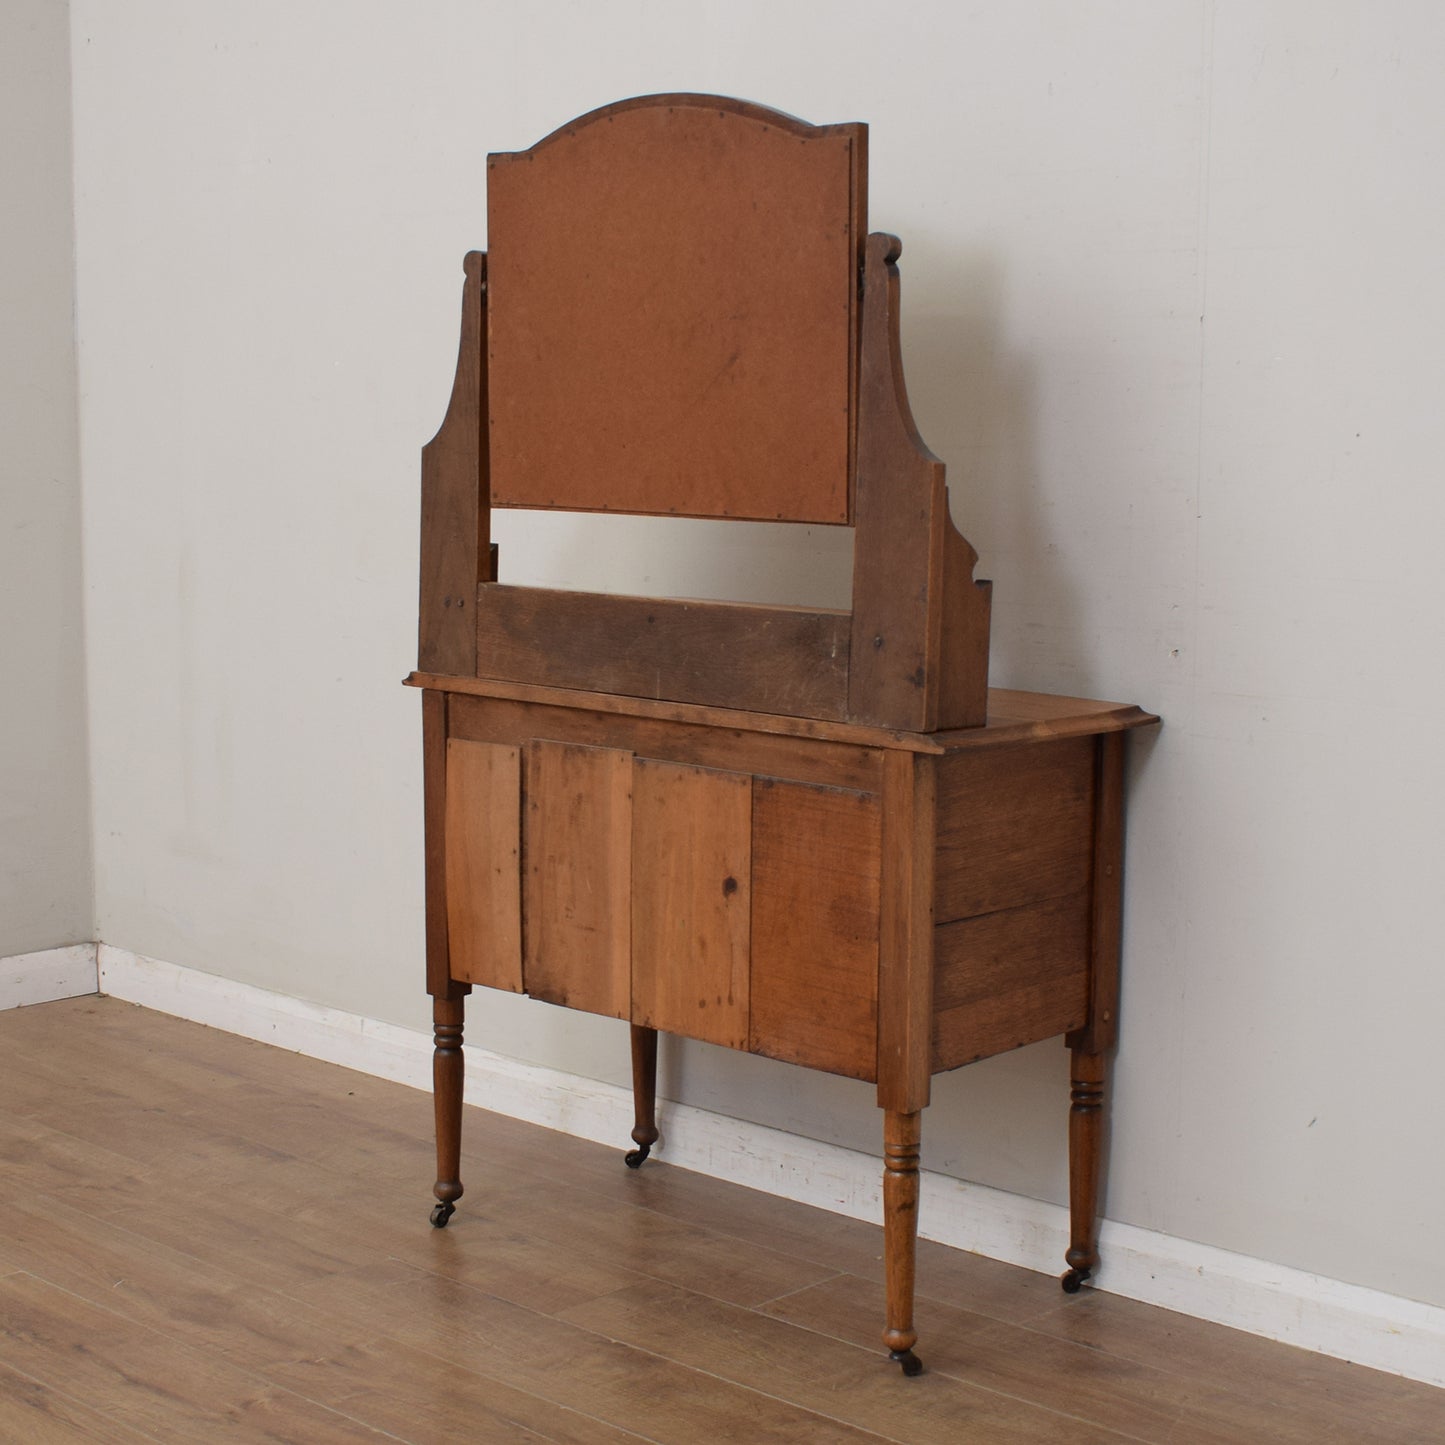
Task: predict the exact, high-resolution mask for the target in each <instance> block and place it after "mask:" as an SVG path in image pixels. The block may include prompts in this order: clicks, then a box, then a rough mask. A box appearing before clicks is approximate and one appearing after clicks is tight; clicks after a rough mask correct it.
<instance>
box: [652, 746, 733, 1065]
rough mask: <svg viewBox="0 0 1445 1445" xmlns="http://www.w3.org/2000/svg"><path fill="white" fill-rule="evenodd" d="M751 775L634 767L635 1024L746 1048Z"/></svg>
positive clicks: (674, 767)
mask: <svg viewBox="0 0 1445 1445" xmlns="http://www.w3.org/2000/svg"><path fill="white" fill-rule="evenodd" d="M752 803H753V793H752V779H751V778H749V777H747V776H746V775H745V774H741V773H722V772H714V771H712V770H711V769H706V768H691V767H682V766H679V765H677V764H675V763H659V762H653V761H650V760H645V759H642V758H639V759H637V760H636V761H635V762H634V764H633V769H632V1021H633V1023H637V1024H645V1025H646V1026H647V1027H649V1028H654V1029H662V1030H663V1031H664V1032H666V1033H672V1034H683V1035H686V1036H687V1037H689V1038H695V1039H705V1040H707V1042H709V1043H714V1044H722V1045H724V1046H725V1047H727V1048H731V1049H745V1048H747V1046H748V935H749V914H750V910H751V906H752V889H751V873H752V845H751V830H752V812H753V807H752Z"/></svg>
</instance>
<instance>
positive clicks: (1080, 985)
mask: <svg viewBox="0 0 1445 1445" xmlns="http://www.w3.org/2000/svg"><path fill="white" fill-rule="evenodd" d="M1088 987H1089V895H1088V891H1087V890H1085V891H1083V892H1080V893H1075V894H1072V895H1070V896H1069V897H1066V898H1053V899H1049V900H1048V901H1046V902H1044V903H1032V904H1028V905H1026V906H1024V907H1022V908H1008V909H1004V910H1003V911H1002V912H999V913H986V914H984V915H982V916H981V917H979V918H967V919H963V920H961V921H959V922H956V923H947V924H943V925H941V926H940V927H939V928H937V929H936V930H935V933H934V1014H933V1068H934V1070H935V1071H938V1070H942V1069H953V1068H957V1067H958V1066H959V1065H960V1064H967V1063H972V1062H973V1060H975V1059H981V1058H986V1057H987V1056H988V1055H990V1054H999V1053H1004V1052H1006V1051H1007V1050H1009V1049H1015V1048H1018V1047H1019V1046H1020V1045H1021V1044H1031V1043H1036V1042H1037V1041H1038V1040H1040V1039H1048V1038H1053V1037H1054V1036H1055V1035H1057V1034H1063V1033H1067V1032H1068V1031H1069V1030H1071V1029H1076V1028H1079V1027H1080V1026H1081V1025H1082V1023H1083V1022H1084V1019H1085V1017H1086V1015H1087V1012H1088Z"/></svg>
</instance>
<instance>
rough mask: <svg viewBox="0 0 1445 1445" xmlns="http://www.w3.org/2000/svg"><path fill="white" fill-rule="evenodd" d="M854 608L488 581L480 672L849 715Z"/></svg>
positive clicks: (480, 627)
mask: <svg viewBox="0 0 1445 1445" xmlns="http://www.w3.org/2000/svg"><path fill="white" fill-rule="evenodd" d="M848 626H849V616H848V614H847V613H846V612H810V611H808V610H806V609H804V608H800V607H762V606H755V605H750V604H745V603H731V602H685V601H678V600H674V599H668V598H653V597H616V596H610V595H606V594H602V593H595V592H558V591H550V590H548V589H546V588H540V587H503V586H498V585H488V586H485V587H482V588H480V589H479V591H478V595H477V661H476V672H477V673H478V675H479V676H482V677H499V678H507V679H509V680H511V681H515V682H529V683H537V684H541V685H543V686H549V687H568V688H581V689H584V690H586V691H595V692H603V693H622V694H626V695H628V696H632V697H645V698H656V699H664V700H667V701H673V702H690V703H701V704H703V705H711V706H721V707H732V708H742V709H746V710H748V711H755V712H776V713H788V714H797V715H799V716H802V717H817V718H835V719H841V718H842V717H843V716H844V714H845V712H846V709H847V703H848Z"/></svg>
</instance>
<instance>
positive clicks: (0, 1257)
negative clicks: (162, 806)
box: [0, 998, 1445, 1445]
mask: <svg viewBox="0 0 1445 1445" xmlns="http://www.w3.org/2000/svg"><path fill="white" fill-rule="evenodd" d="M467 1113H468V1118H467V1122H466V1134H465V1140H464V1147H465V1153H464V1156H463V1177H464V1178H467V1179H468V1180H469V1189H468V1193H467V1196H466V1198H465V1199H464V1200H463V1201H462V1204H461V1207H460V1209H459V1210H458V1213H457V1216H456V1218H455V1219H454V1220H453V1221H452V1224H451V1225H450V1227H449V1228H447V1229H445V1230H433V1229H431V1228H430V1227H429V1225H428V1224H427V1212H428V1206H429V1196H430V1185H431V1180H432V1176H433V1157H432V1153H431V1145H430V1130H431V1118H430V1114H431V1106H430V1100H429V1099H428V1098H427V1096H426V1095H424V1094H421V1093H418V1092H416V1091H415V1090H412V1089H407V1088H403V1087H401V1086H399V1085H393V1084H386V1083H382V1082H380V1081H378V1080H375V1079H371V1078H368V1077H366V1076H364V1075H360V1074H354V1073H351V1072H349V1071H348V1070H345V1069H340V1068H336V1067H333V1066H331V1065H327V1064H320V1063H316V1062H314V1061H312V1060H309V1059H304V1058H300V1057H298V1056H296V1055H294V1054H288V1053H284V1052H282V1051H279V1050H276V1049H272V1048H268V1047H267V1046H265V1045H263V1044H255V1043H251V1042H248V1041H246V1040H243V1039H238V1038H235V1037H232V1036H230V1035H227V1034H223V1033H218V1032H216V1031H214V1030H211V1029H206V1028H202V1027H200V1026H198V1025H194V1024H188V1023H184V1022H180V1021H178V1020H175V1019H171V1018H167V1017H165V1016H163V1015H160V1014H155V1013H150V1012H147V1011H145V1010H143V1009H139V1008H135V1007H133V1006H131V1005H127V1004H122V1003H117V1002H115V1001H113V1000H109V999H102V998H86V999H72V1000H69V1001H67V1002H64V1003H53V1004H43V1005H40V1006H37V1007H34V1008H26V1009H16V1010H12V1011H10V1012H8V1013H3V1014H0V1441H4V1442H11V1441H14V1442H24V1445H31V1442H37V1445H40V1442H49V1441H71V1440H104V1441H116V1442H123V1441H139V1440H169V1441H185V1442H188V1445H195V1442H210V1441H214V1440H226V1441H233V1440H234V1441H250V1440H269V1441H278V1440H279V1441H288V1442H306V1445H309V1442H313V1441H314V1442H332V1441H383V1440H407V1441H418V1442H442V1441H480V1442H492V1441H498V1442H501V1441H507V1442H510V1441H518V1442H522V1441H534V1442H535V1441H553V1442H558V1445H563V1442H565V1445H584V1442H585V1445H602V1442H614V1441H616V1442H621V1441H639V1440H645V1441H665V1442H676V1445H711V1442H717V1441H741V1442H773V1441H778V1442H781V1441H788V1442H819V1445H845V1442H850V1441H859V1442H862V1441H880V1440H888V1441H899V1442H906V1445H923V1442H932V1441H947V1442H950V1445H954V1442H960V1441H980V1442H994V1441H1001V1442H1007V1441H1067V1442H1085V1445H1087V1442H1096V1441H1097V1442H1106V1441H1120V1440H1144V1441H1159V1442H1165V1441H1167V1442H1169V1445H1193V1442H1200V1445H1203V1442H1212V1445H1214V1442H1233V1445H1237V1442H1254V1441H1280V1442H1299V1445H1323V1442H1334V1441H1340V1442H1346V1441H1348V1442H1376V1441H1378V1442H1386V1441H1388V1442H1397V1441H1399V1442H1404V1441H1410V1442H1445V1392H1442V1391H1437V1390H1432V1389H1430V1388H1428V1387H1426V1386H1423V1385H1417V1384H1412V1383H1410V1382H1407V1381H1402V1380H1398V1379H1395V1378H1393V1377H1391V1376H1388V1375H1383V1374H1378V1373H1375V1372H1373V1371H1369V1370H1363V1369H1360V1368H1358V1367H1356V1366H1351V1365H1347V1364H1343V1363H1341V1362H1339V1361H1336V1360H1329V1359H1324V1358H1321V1357H1318V1356H1314V1355H1310V1354H1307V1353H1305V1352H1304V1351H1301V1350H1296V1349H1292V1348H1290V1347H1288V1346H1284V1345H1277V1344H1271V1343H1268V1342H1265V1341H1261V1340H1258V1339H1254V1338H1252V1337H1250V1336H1248V1335H1243V1334H1238V1333H1236V1332H1234V1331H1231V1330H1226V1329H1221V1328H1219V1327H1217V1326H1212V1325H1205V1324H1201V1323H1199V1322H1197V1321H1195V1320H1192V1319H1189V1318H1187V1317H1185V1316H1182V1315H1176V1314H1171V1313H1169V1312H1167V1311H1164V1310H1158V1309H1153V1308H1150V1307H1148V1306H1144V1305H1139V1304H1135V1303H1132V1302H1130V1301H1128V1300H1122V1299H1115V1298H1111V1297H1109V1296H1108V1295H1102V1294H1089V1293H1087V1292H1085V1293H1084V1294H1082V1295H1080V1296H1078V1297H1076V1298H1074V1299H1066V1298H1065V1297H1064V1296H1063V1295H1062V1294H1061V1293H1060V1291H1059V1287H1058V1284H1057V1283H1056V1282H1055V1280H1054V1279H1052V1278H1049V1277H1045V1276H1041V1275H1036V1274H1032V1273H1030V1272H1028V1271H1026V1270H1020V1269H1014V1268H1011V1267H1010V1266H1007V1265H1001V1264H997V1263H994V1262H992V1261H989V1260H984V1259H980V1258H977V1257H974V1256H971V1255H967V1254H962V1253H959V1252H957V1251H953V1250H948V1249H944V1248H942V1247H941V1246H936V1245H927V1244H925V1245H923V1246H922V1248H921V1254H920V1261H919V1266H920V1267H919V1293H920V1301H919V1326H920V1331H921V1334H922V1340H921V1342H920V1346H919V1351H920V1353H921V1354H922V1355H923V1357H924V1359H925V1361H926V1362H927V1365H928V1372H927V1373H926V1374H924V1375H923V1376H921V1377H920V1378H918V1379H916V1380H906V1379H904V1378H903V1377H902V1375H901V1374H900V1373H899V1371H898V1370H897V1369H896V1368H895V1367H893V1366H890V1365H889V1364H888V1363H887V1362H886V1360H885V1359H884V1357H883V1356H882V1355H881V1353H880V1350H879V1346H878V1342H877V1336H878V1331H879V1327H880V1313H881V1307H882V1294H881V1279H882V1261H881V1258H880V1255H881V1233H880V1231H879V1230H878V1229H877V1228H875V1227H873V1226H870V1225H865V1224H860V1223H857V1222H855V1221H852V1220H847V1219H842V1218H839V1217H838V1216H836V1215H830V1214H825V1213H822V1212H820V1211H818V1210H814V1209H810V1208H807V1207H805V1206H803V1205H798V1204H792V1203H788V1202H785V1201H781V1200H777V1199H773V1198H770V1197H768V1196H766V1195H762V1194H757V1193H754V1192H752V1191H750V1190H747V1189H741V1188H738V1187H736V1186H734V1185H728V1184H724V1183H720V1182H718V1181H716V1180H712V1179H706V1178H703V1177H702V1176H700V1175H696V1174H689V1173H686V1172H684V1171H683V1170H680V1169H673V1168H668V1167H667V1166H666V1165H662V1164H657V1163H652V1162H650V1163H649V1164H648V1165H647V1166H646V1167H644V1168H643V1169H642V1170H641V1171H639V1172H637V1173H633V1172H632V1171H630V1170H627V1169H624V1168H623V1167H622V1163H621V1151H622V1148H623V1146H624V1144H625V1142H626V1141H625V1140H619V1141H618V1147H617V1148H616V1149H606V1148H602V1147H600V1146H597V1145H593V1144H587V1143H583V1142H580V1141H578V1140H576V1139H571V1138H568V1137H566V1136H565V1135H561V1134H555V1133H552V1132H550V1131H547V1130H544V1129H537V1128H533V1127H530V1126H528V1125H524V1124H518V1123H515V1122H513V1121H511V1120H508V1119H504V1118H501V1117H498V1116H495V1115H489V1114H485V1113H482V1112H481V1111H479V1110H474V1109H473V1110H468V1111H467ZM925 1206H926V1201H925Z"/></svg>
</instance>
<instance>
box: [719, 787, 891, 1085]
mask: <svg viewBox="0 0 1445 1445" xmlns="http://www.w3.org/2000/svg"><path fill="white" fill-rule="evenodd" d="M880 829H881V824H880V813H879V801H878V797H877V795H876V794H871V793H859V792H854V791H852V790H851V789H846V788H828V787H820V786H816V785H813V784H808V783H792V782H779V781H776V780H775V779H772V778H758V779H756V780H755V782H754V786H753V940H752V954H753V963H752V1022H751V1028H750V1031H749V1044H748V1047H749V1048H750V1049H751V1050H752V1051H753V1052H754V1053H759V1054H766V1055H768V1057H770V1058H774V1059H786V1060H788V1061H790V1062H792V1063H800V1064H806V1065H808V1066H809V1067H812V1068H817V1069H827V1070H829V1071H830V1072H832V1073H837V1074H847V1075H849V1076H851V1077H853V1078H858V1079H870V1080H871V1079H873V1078H874V1077H875V1071H876V1067H877V1007H878V1005H877V995H878V888H879V870H880V867H881V863H880V858H879V850H880V846H881V832H880Z"/></svg>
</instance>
